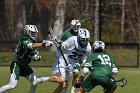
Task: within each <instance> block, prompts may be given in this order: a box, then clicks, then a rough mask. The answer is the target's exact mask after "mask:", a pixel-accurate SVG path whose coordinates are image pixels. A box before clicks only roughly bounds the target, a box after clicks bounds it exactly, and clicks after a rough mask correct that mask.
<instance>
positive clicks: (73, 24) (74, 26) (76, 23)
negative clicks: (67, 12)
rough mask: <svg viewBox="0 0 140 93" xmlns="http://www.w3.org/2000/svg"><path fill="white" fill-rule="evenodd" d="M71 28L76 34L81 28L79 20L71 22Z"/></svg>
mask: <svg viewBox="0 0 140 93" xmlns="http://www.w3.org/2000/svg"><path fill="white" fill-rule="evenodd" d="M71 28H72V29H73V30H74V32H78V30H79V29H80V28H81V22H80V21H79V20H72V21H71Z"/></svg>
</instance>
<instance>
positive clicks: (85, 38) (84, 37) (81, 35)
mask: <svg viewBox="0 0 140 93" xmlns="http://www.w3.org/2000/svg"><path fill="white" fill-rule="evenodd" d="M89 39H90V33H89V31H88V30H87V29H85V28H80V29H79V31H78V40H79V42H80V44H82V46H87V44H88V42H89Z"/></svg>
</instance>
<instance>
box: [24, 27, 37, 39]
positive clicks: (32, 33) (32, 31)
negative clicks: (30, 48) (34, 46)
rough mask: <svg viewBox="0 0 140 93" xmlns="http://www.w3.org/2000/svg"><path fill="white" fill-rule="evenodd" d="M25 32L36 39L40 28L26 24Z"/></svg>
mask: <svg viewBox="0 0 140 93" xmlns="http://www.w3.org/2000/svg"><path fill="white" fill-rule="evenodd" d="M24 33H25V34H26V35H28V36H29V37H30V38H31V39H33V40H36V39H37V36H38V29H37V27H36V26H35V25H26V26H25V28H24Z"/></svg>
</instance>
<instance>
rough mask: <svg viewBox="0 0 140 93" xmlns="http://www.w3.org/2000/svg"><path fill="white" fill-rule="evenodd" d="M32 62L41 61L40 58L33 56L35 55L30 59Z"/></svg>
mask: <svg viewBox="0 0 140 93" xmlns="http://www.w3.org/2000/svg"><path fill="white" fill-rule="evenodd" d="M32 60H33V61H40V60H41V56H40V55H36V54H35V55H34V56H33V57H32Z"/></svg>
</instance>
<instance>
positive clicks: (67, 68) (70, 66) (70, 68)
mask: <svg viewBox="0 0 140 93" xmlns="http://www.w3.org/2000/svg"><path fill="white" fill-rule="evenodd" d="M72 70H73V66H72V65H71V64H69V65H68V66H67V67H66V71H67V72H71V71H72Z"/></svg>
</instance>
